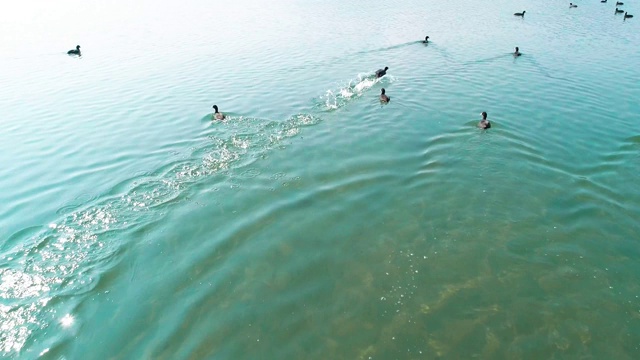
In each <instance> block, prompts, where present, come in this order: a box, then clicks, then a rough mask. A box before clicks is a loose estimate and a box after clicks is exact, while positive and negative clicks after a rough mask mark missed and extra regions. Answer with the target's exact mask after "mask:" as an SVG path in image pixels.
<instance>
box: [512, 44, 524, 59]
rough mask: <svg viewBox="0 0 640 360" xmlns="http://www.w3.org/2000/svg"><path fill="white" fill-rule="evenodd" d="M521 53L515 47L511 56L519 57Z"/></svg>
mask: <svg viewBox="0 0 640 360" xmlns="http://www.w3.org/2000/svg"><path fill="white" fill-rule="evenodd" d="M520 55H522V53H521V52H520V48H519V47H517V46H516V51H514V52H513V56H516V57H517V56H520Z"/></svg>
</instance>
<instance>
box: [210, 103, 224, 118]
mask: <svg viewBox="0 0 640 360" xmlns="http://www.w3.org/2000/svg"><path fill="white" fill-rule="evenodd" d="M213 110H214V113H213V119H214V120H224V118H225V116H224V114H223V113H221V112H220V111H219V110H218V105H213Z"/></svg>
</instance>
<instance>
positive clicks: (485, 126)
mask: <svg viewBox="0 0 640 360" xmlns="http://www.w3.org/2000/svg"><path fill="white" fill-rule="evenodd" d="M480 115H482V120H480V122H479V123H478V127H479V128H480V129H488V128H490V127H491V123H490V122H489V120H487V113H486V112H485V111H483V112H482V113H481V114H480Z"/></svg>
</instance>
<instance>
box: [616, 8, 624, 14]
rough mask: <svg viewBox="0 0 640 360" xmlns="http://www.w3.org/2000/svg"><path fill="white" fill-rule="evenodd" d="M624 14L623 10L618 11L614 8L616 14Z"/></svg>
mask: <svg viewBox="0 0 640 360" xmlns="http://www.w3.org/2000/svg"><path fill="white" fill-rule="evenodd" d="M623 12H624V10H620V9H618V8H616V14H622V13H623Z"/></svg>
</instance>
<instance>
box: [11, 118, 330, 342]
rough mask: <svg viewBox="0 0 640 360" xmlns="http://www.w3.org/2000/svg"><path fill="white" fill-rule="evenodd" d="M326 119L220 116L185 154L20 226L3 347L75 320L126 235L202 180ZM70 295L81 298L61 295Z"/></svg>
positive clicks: (226, 173)
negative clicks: (42, 223) (40, 223)
mask: <svg viewBox="0 0 640 360" xmlns="http://www.w3.org/2000/svg"><path fill="white" fill-rule="evenodd" d="M320 121H321V120H320V118H318V117H316V116H312V115H308V114H299V115H295V116H292V117H290V118H289V119H287V120H285V121H269V120H264V119H256V118H245V117H240V118H230V119H227V120H226V121H225V122H221V123H215V125H214V126H215V131H213V129H212V131H211V135H209V136H208V137H207V138H206V141H204V142H203V143H202V144H201V145H200V146H198V147H196V148H194V149H193V150H192V151H191V153H190V154H188V155H187V156H186V157H185V158H184V159H182V160H177V161H174V162H172V163H170V164H167V165H165V166H163V167H161V168H159V169H157V170H156V171H154V172H152V173H148V174H141V175H138V176H134V177H132V178H131V179H129V180H126V181H124V182H122V183H120V184H117V185H116V186H114V187H113V188H112V189H111V190H110V191H109V192H107V193H106V194H103V195H101V196H99V197H98V198H96V199H94V200H91V201H90V202H89V203H87V204H84V205H80V206H74V207H69V206H65V209H62V210H61V211H59V214H60V217H59V218H58V219H57V220H55V221H53V222H52V223H50V224H49V225H48V226H46V227H34V228H29V229H24V230H21V231H19V232H17V233H15V234H13V235H12V236H11V237H10V238H9V239H7V241H5V242H4V243H3V244H2V247H0V280H1V282H0V321H1V323H2V326H1V327H0V353H5V354H11V353H19V352H20V351H21V350H23V349H24V348H25V345H26V344H27V342H28V340H29V338H30V336H31V334H32V333H33V332H34V331H37V330H42V329H46V328H48V327H50V326H52V325H54V324H55V323H56V322H61V321H62V322H61V323H62V324H63V325H64V322H65V321H66V322H67V323H69V321H70V320H69V319H70V318H69V317H68V316H69V315H67V316H65V314H64V313H61V314H58V312H62V311H64V312H68V311H72V310H73V307H74V306H77V304H78V303H79V302H80V300H81V299H80V298H78V297H79V296H80V295H82V294H84V293H86V292H88V291H90V290H92V289H94V288H95V287H96V286H97V284H98V282H99V280H100V277H101V276H102V275H103V274H104V273H105V272H106V271H107V270H108V269H110V268H111V267H113V266H114V265H115V263H117V259H118V257H119V254H121V253H122V250H123V248H124V247H125V246H126V245H128V244H125V243H123V242H122V241H120V240H119V238H120V237H122V235H123V234H124V233H126V232H129V231H136V230H137V229H140V228H141V227H143V226H146V225H149V224H152V223H154V222H156V221H159V218H161V214H162V212H163V211H164V210H165V209H166V208H167V207H168V206H170V205H171V204H174V203H178V202H182V201H185V200H186V199H187V196H186V195H185V194H187V193H188V192H189V191H190V189H191V188H192V187H193V186H194V185H195V184H196V183H198V182H200V181H203V180H204V179H207V178H210V177H211V176H214V175H217V174H220V175H222V176H234V173H235V172H234V171H233V170H234V169H238V168H241V167H243V166H244V165H247V164H250V163H251V162H253V161H256V159H259V158H261V157H262V156H264V154H265V153H266V152H268V151H270V150H272V149H274V148H278V147H281V146H283V145H285V144H284V142H285V141H286V140H287V139H290V138H292V137H294V136H296V135H297V134H299V133H300V131H301V130H302V129H303V128H304V127H307V126H312V125H315V124H318V123H319V122H320ZM63 296H64V297H70V298H72V299H74V298H75V301H73V300H72V301H65V302H64V303H65V304H62V302H60V301H55V300H56V299H58V298H60V297H63ZM70 303H72V304H75V305H71V306H70V305H69V304H70ZM63 306H64V307H63ZM63 316H64V317H63ZM63 319H66V320H63ZM71 319H72V318H71ZM47 341H49V342H51V341H53V340H47V339H42V338H41V337H40V340H39V341H38V344H37V346H40V347H47V346H50V345H52V344H50V343H48V342H47ZM40 350H46V349H40Z"/></svg>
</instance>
